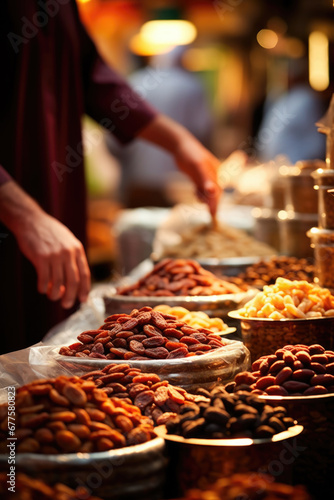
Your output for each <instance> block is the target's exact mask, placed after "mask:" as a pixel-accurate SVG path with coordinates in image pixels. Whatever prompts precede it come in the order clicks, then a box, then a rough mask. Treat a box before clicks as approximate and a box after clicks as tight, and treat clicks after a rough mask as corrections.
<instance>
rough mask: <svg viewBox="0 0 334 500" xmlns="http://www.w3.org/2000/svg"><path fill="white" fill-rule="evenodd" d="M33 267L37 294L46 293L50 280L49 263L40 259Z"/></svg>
mask: <svg viewBox="0 0 334 500" xmlns="http://www.w3.org/2000/svg"><path fill="white" fill-rule="evenodd" d="M35 267H36V272H37V289H38V291H39V293H47V291H48V285H49V282H50V279H51V274H50V266H49V263H48V262H46V261H44V260H42V259H40V260H39V262H38V263H36V266H35Z"/></svg>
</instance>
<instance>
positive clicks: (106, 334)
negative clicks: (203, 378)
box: [59, 306, 225, 360]
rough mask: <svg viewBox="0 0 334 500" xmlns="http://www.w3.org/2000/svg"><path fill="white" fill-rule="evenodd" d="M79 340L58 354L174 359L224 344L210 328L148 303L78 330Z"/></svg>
mask: <svg viewBox="0 0 334 500" xmlns="http://www.w3.org/2000/svg"><path fill="white" fill-rule="evenodd" d="M78 340H79V342H76V343H74V344H72V345H70V346H68V347H67V346H64V347H62V348H61V349H60V351H59V353H60V354H62V355H65V356H77V357H89V358H100V359H125V360H128V359H132V360H147V359H175V358H184V357H189V356H195V355H197V356H198V355H201V354H205V353H207V352H208V351H211V350H214V349H218V348H220V347H223V346H224V345H225V344H224V342H222V340H221V338H220V336H219V335H216V334H214V333H212V332H211V330H209V329H207V328H198V329H197V328H193V327H192V326H189V325H187V324H186V323H184V322H183V321H180V320H178V319H177V318H176V316H173V315H172V314H168V313H160V312H158V311H153V310H152V308H151V307H149V306H145V307H142V308H141V309H139V310H138V309H133V311H132V312H131V313H130V314H124V313H122V314H112V315H111V316H108V318H106V319H105V322H104V324H103V325H102V326H101V327H100V328H99V329H98V330H88V331H85V332H83V333H80V335H78Z"/></svg>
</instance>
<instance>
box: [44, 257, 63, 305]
mask: <svg viewBox="0 0 334 500" xmlns="http://www.w3.org/2000/svg"><path fill="white" fill-rule="evenodd" d="M50 267H51V273H50V274H51V279H50V282H49V285H48V290H47V296H48V297H49V299H50V300H58V299H60V297H61V296H62V294H63V292H64V289H63V286H64V269H63V266H62V262H61V257H58V256H57V257H54V259H53V261H52V263H51V266H50Z"/></svg>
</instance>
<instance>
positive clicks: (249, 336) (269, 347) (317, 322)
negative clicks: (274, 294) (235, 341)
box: [228, 311, 334, 363]
mask: <svg viewBox="0 0 334 500" xmlns="http://www.w3.org/2000/svg"><path fill="white" fill-rule="evenodd" d="M228 316H229V317H230V318H234V319H237V320H239V321H240V326H241V335H242V340H243V342H244V343H245V345H246V347H247V348H248V349H249V351H250V353H251V360H252V363H253V362H254V361H255V360H256V359H258V358H260V357H261V356H266V355H267V354H274V353H275V351H276V350H277V349H280V348H282V347H284V346H285V345H288V344H306V345H312V344H320V345H322V346H323V347H324V348H325V349H329V350H332V349H333V345H334V317H333V316H328V317H327V316H326V317H325V316H323V317H321V318H295V319H289V318H286V319H278V320H274V319H270V318H245V317H244V316H241V315H240V314H239V312H238V311H230V312H229V313H228Z"/></svg>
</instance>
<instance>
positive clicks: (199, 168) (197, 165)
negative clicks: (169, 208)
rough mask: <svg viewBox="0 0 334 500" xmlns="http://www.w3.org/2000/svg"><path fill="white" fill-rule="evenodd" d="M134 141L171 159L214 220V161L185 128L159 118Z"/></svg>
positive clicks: (217, 196) (217, 192)
mask: <svg viewBox="0 0 334 500" xmlns="http://www.w3.org/2000/svg"><path fill="white" fill-rule="evenodd" d="M138 137H140V138H142V139H146V140H148V141H150V142H152V143H154V144H156V145H158V146H160V147H162V148H164V149H165V150H167V151H168V152H169V153H171V154H172V155H173V157H174V159H175V162H176V164H177V165H178V167H179V169H180V170H181V171H182V172H184V173H185V174H187V175H188V176H189V177H190V178H191V179H192V180H193V182H194V184H195V186H196V188H197V195H198V197H199V199H200V200H201V201H203V202H204V203H206V204H207V205H208V207H209V210H210V212H211V215H212V216H215V214H216V211H217V206H218V202H219V199H220V196H221V193H222V190H221V187H220V186H219V184H218V167H219V165H220V161H219V160H218V158H216V157H215V156H214V155H213V154H212V153H211V152H210V151H209V150H207V149H206V148H205V147H204V146H203V145H202V144H201V143H200V142H199V141H198V140H197V139H196V138H195V137H194V136H193V135H192V134H191V133H190V132H189V131H188V130H187V129H186V128H185V127H183V126H182V125H180V124H179V123H177V122H175V121H174V120H172V119H171V118H169V117H167V116H166V115H163V114H158V115H157V116H156V117H155V118H153V120H151V122H150V123H149V124H148V125H147V126H146V127H145V128H143V129H142V130H141V131H140V132H139V134H138Z"/></svg>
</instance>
